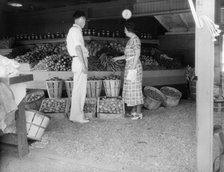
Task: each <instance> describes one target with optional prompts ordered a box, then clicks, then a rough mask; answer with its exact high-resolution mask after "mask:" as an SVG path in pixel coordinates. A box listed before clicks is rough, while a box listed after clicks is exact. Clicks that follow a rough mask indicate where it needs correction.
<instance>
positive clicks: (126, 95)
mask: <svg viewBox="0 0 224 172" xmlns="http://www.w3.org/2000/svg"><path fill="white" fill-rule="evenodd" d="M139 49H141V42H140V39H139V38H138V37H137V36H134V37H132V38H130V39H129V41H128V42H127V44H126V47H125V52H124V54H125V57H126V65H125V71H124V84H123V92H122V97H123V99H124V102H125V103H126V104H127V106H136V105H140V104H143V102H144V100H143V93H142V75H143V71H142V64H141V61H140V59H138V61H137V65H136V69H137V79H136V81H130V80H127V73H128V70H129V69H131V67H132V66H133V65H134V56H135V52H136V50H139Z"/></svg>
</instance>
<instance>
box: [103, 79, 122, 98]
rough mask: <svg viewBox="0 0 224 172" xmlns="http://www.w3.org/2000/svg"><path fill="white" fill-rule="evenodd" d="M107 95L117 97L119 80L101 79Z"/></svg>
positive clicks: (119, 87) (119, 85)
mask: <svg viewBox="0 0 224 172" xmlns="http://www.w3.org/2000/svg"><path fill="white" fill-rule="evenodd" d="M103 86H104V89H105V93H106V96H107V97H118V96H119V94H120V90H121V80H103Z"/></svg>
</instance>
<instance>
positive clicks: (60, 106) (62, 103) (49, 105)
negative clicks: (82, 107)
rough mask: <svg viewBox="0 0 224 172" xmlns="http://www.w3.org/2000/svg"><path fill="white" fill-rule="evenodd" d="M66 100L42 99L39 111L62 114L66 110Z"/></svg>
mask: <svg viewBox="0 0 224 172" xmlns="http://www.w3.org/2000/svg"><path fill="white" fill-rule="evenodd" d="M67 101H68V99H48V98H47V99H44V100H43V102H42V104H41V107H40V111H41V112H56V113H64V112H65V110H66V106H67Z"/></svg>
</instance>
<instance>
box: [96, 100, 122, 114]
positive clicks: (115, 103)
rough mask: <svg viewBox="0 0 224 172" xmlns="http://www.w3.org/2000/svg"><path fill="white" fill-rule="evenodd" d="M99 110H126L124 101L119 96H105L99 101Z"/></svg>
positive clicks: (111, 111) (105, 111)
mask: <svg viewBox="0 0 224 172" xmlns="http://www.w3.org/2000/svg"><path fill="white" fill-rule="evenodd" d="M98 108H99V112H100V113H110V114H121V113H123V112H124V109H123V101H122V100H121V99H118V98H103V99H101V100H100V101H99V107H98Z"/></svg>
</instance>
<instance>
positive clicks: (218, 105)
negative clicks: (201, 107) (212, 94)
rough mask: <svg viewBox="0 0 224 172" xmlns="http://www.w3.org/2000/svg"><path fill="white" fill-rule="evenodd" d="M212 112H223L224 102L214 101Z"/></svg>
mask: <svg viewBox="0 0 224 172" xmlns="http://www.w3.org/2000/svg"><path fill="white" fill-rule="evenodd" d="M213 108H214V112H224V101H223V100H222V101H218V100H214V107H213Z"/></svg>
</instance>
